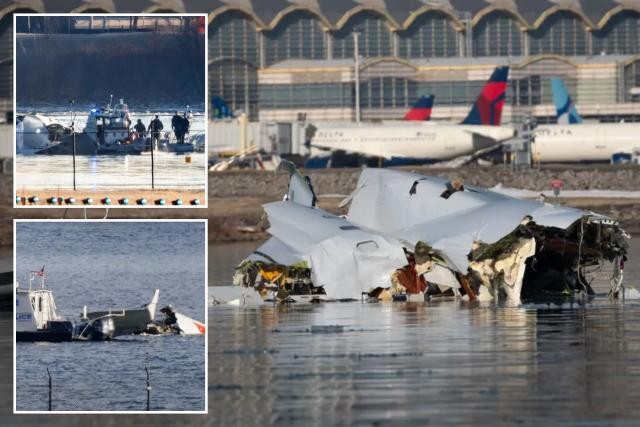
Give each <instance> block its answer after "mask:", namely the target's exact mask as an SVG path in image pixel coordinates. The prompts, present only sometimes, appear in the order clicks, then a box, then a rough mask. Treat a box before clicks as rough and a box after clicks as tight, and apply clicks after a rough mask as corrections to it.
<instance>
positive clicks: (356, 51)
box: [353, 31, 360, 123]
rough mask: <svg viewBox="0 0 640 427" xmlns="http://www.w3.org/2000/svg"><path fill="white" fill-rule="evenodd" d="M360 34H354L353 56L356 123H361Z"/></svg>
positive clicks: (355, 32)
mask: <svg viewBox="0 0 640 427" xmlns="http://www.w3.org/2000/svg"><path fill="white" fill-rule="evenodd" d="M359 38H360V33H359V32H357V31H354V32H353V56H354V58H353V59H354V62H355V64H354V66H355V85H356V123H360V51H359V49H358V40H359Z"/></svg>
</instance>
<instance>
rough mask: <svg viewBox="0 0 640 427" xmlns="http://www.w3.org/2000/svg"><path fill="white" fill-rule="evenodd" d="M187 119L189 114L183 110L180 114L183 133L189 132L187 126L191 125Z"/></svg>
mask: <svg viewBox="0 0 640 427" xmlns="http://www.w3.org/2000/svg"><path fill="white" fill-rule="evenodd" d="M189 119H190V115H189V114H187V112H186V111H185V112H184V115H183V116H182V124H183V130H184V135H186V134H188V133H189V128H190V127H191V121H190V120H189ZM184 135H183V137H182V142H184Z"/></svg>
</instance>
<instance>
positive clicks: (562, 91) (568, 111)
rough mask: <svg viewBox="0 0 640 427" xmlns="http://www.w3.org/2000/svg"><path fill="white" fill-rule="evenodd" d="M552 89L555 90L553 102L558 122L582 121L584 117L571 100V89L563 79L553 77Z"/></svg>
mask: <svg viewBox="0 0 640 427" xmlns="http://www.w3.org/2000/svg"><path fill="white" fill-rule="evenodd" d="M551 91H552V92H553V103H554V104H555V106H556V118H557V119H558V124H563V125H568V124H575V123H582V117H581V116H580V114H578V110H576V106H575V104H574V103H573V101H572V100H571V96H570V95H569V91H568V90H567V88H566V87H565V85H564V82H563V81H562V79H558V78H555V79H551Z"/></svg>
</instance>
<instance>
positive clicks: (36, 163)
mask: <svg viewBox="0 0 640 427" xmlns="http://www.w3.org/2000/svg"><path fill="white" fill-rule="evenodd" d="M47 116H50V117H52V118H54V119H56V120H58V121H59V122H61V123H63V124H65V125H67V126H68V125H69V124H70V123H71V116H69V114H68V113H48V114H47ZM137 119H141V120H142V122H143V123H144V124H145V126H147V125H148V124H149V122H150V121H151V119H152V115H151V114H149V113H137V112H133V113H132V123H133V124H135V123H136V121H137ZM160 119H161V120H162V122H163V124H164V129H165V130H169V131H170V130H171V115H170V114H168V113H164V114H160ZM84 120H85V115H84V112H79V113H78V118H77V119H76V126H77V129H78V131H81V130H82V129H83V128H84ZM205 125H206V122H205V118H204V115H203V114H199V113H198V114H195V115H194V117H193V119H192V125H191V129H190V134H191V135H194V134H196V133H199V132H203V131H204V130H205ZM191 158H192V160H191V163H187V162H186V161H185V156H184V155H178V154H175V153H163V152H155V153H154V174H155V186H156V188H180V189H202V188H204V187H205V180H206V166H207V157H206V154H205V153H191ZM72 171H73V161H72V156H36V155H22V154H20V155H17V156H16V167H15V172H16V173H15V182H16V189H17V190H20V188H21V187H27V188H58V187H60V188H72V187H73V173H72ZM76 183H77V186H78V188H82V189H92V190H97V189H104V188H108V189H122V188H146V187H149V188H151V154H150V153H143V154H142V155H139V156H106V155H104V156H77V157H76Z"/></svg>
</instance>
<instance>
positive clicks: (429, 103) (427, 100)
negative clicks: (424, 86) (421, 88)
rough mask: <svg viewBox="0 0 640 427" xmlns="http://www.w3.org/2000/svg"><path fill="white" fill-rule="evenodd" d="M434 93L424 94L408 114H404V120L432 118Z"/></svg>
mask: <svg viewBox="0 0 640 427" xmlns="http://www.w3.org/2000/svg"><path fill="white" fill-rule="evenodd" d="M434 99H435V96H434V95H429V96H425V95H422V96H421V97H420V99H418V100H417V101H416V103H415V104H413V106H412V107H411V109H410V110H409V111H407V114H405V115H404V120H408V121H426V120H430V119H431V110H432V109H433V100H434Z"/></svg>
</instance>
